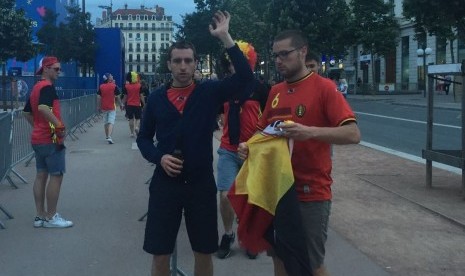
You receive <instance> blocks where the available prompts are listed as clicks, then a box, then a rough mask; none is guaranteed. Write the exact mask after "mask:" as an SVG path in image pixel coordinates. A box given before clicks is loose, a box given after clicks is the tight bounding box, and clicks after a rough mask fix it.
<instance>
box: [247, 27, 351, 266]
mask: <svg viewBox="0 0 465 276" xmlns="http://www.w3.org/2000/svg"><path fill="white" fill-rule="evenodd" d="M307 51H308V42H307V40H306V39H305V36H304V35H303V34H302V33H301V32H300V31H296V30H288V31H283V32H281V33H280V34H278V35H277V36H276V37H275V39H274V42H273V54H272V56H273V58H274V59H275V64H276V68H277V70H278V71H279V73H280V74H281V75H282V76H283V77H284V81H283V82H281V83H278V84H276V85H274V86H273V87H272V88H271V91H270V94H269V96H268V101H267V103H266V106H265V110H264V112H263V115H262V117H261V119H260V121H259V122H258V124H257V128H258V129H259V130H263V129H265V128H266V126H268V125H270V124H271V123H273V122H275V121H278V120H281V121H292V122H293V123H282V124H279V125H278V126H277V127H278V128H280V130H281V132H282V133H283V135H284V136H285V137H287V138H289V139H293V140H294V147H293V151H292V157H291V163H292V170H293V173H294V179H295V183H294V185H295V188H296V190H297V193H298V200H299V202H300V212H301V215H300V216H297V217H300V218H301V219H302V226H303V228H304V229H303V230H304V236H305V241H306V245H307V250H308V255H309V264H310V267H311V269H312V270H313V275H327V272H326V269H325V267H324V266H323V261H324V254H325V247H324V244H325V242H326V239H327V228H328V219H329V214H330V209H331V198H332V194H331V184H332V182H333V180H332V178H331V168H332V162H331V151H330V147H331V144H356V143H359V142H360V131H359V129H358V127H357V124H356V118H355V115H354V113H353V111H352V109H351V108H350V106H349V105H348V103H347V101H346V100H345V99H344V97H343V96H342V95H341V93H340V92H339V91H338V90H337V88H336V85H335V84H334V83H332V82H331V81H330V80H328V79H325V78H323V77H321V76H319V75H318V74H316V73H314V72H312V71H311V70H310V69H309V68H307V67H306V66H305V57H306V55H307ZM238 150H239V156H240V157H241V158H243V159H245V158H247V155H248V147H247V144H246V143H241V144H240V145H239V149H238ZM272 257H273V263H274V269H275V275H287V272H286V269H285V263H283V260H284V259H282V258H280V257H278V256H276V255H273V254H272ZM283 257H285V256H283Z"/></svg>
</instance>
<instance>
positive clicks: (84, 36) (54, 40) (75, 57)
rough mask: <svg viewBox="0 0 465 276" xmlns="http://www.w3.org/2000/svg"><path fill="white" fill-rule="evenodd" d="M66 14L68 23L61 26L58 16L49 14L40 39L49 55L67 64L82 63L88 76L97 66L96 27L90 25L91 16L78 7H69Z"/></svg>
mask: <svg viewBox="0 0 465 276" xmlns="http://www.w3.org/2000/svg"><path fill="white" fill-rule="evenodd" d="M66 10H67V12H68V16H67V18H66V22H61V23H60V24H58V25H57V22H56V19H57V17H58V15H57V14H56V13H54V12H53V11H51V10H47V11H46V14H45V17H44V18H43V22H44V24H43V26H42V28H41V29H40V30H39V31H38V32H37V37H38V38H39V41H40V42H41V43H43V44H45V45H46V46H45V49H46V54H48V55H55V56H57V57H58V58H59V59H60V60H61V61H64V62H68V61H76V62H78V63H79V64H80V65H82V68H83V71H84V74H85V73H86V71H87V68H90V67H93V66H94V64H95V51H96V48H97V45H96V44H95V43H94V41H95V32H94V27H93V25H92V23H91V22H90V14H89V13H83V12H82V11H81V9H80V8H79V7H78V6H68V7H66Z"/></svg>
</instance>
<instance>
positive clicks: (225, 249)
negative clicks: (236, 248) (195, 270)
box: [216, 233, 236, 259]
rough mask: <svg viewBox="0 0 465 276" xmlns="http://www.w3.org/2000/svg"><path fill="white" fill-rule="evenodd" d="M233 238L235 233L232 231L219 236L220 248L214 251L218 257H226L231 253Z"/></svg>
mask: <svg viewBox="0 0 465 276" xmlns="http://www.w3.org/2000/svg"><path fill="white" fill-rule="evenodd" d="M235 238H236V235H235V234H234V233H232V234H231V235H226V234H224V235H223V237H222V238H221V243H220V248H219V249H218V252H217V253H216V254H217V255H218V258H220V259H226V258H227V257H229V255H231V244H233V243H234V240H235Z"/></svg>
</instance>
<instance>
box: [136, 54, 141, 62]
mask: <svg viewBox="0 0 465 276" xmlns="http://www.w3.org/2000/svg"><path fill="white" fill-rule="evenodd" d="M136 61H137V62H140V55H139V54H137V56H136Z"/></svg>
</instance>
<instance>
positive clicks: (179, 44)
mask: <svg viewBox="0 0 465 276" xmlns="http://www.w3.org/2000/svg"><path fill="white" fill-rule="evenodd" d="M174 49H192V52H194V59H195V60H198V58H197V51H196V50H195V46H194V44H192V43H190V42H188V41H185V40H181V41H176V42H173V44H171V46H170V47H169V48H168V60H171V53H172V52H173V50H174Z"/></svg>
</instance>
